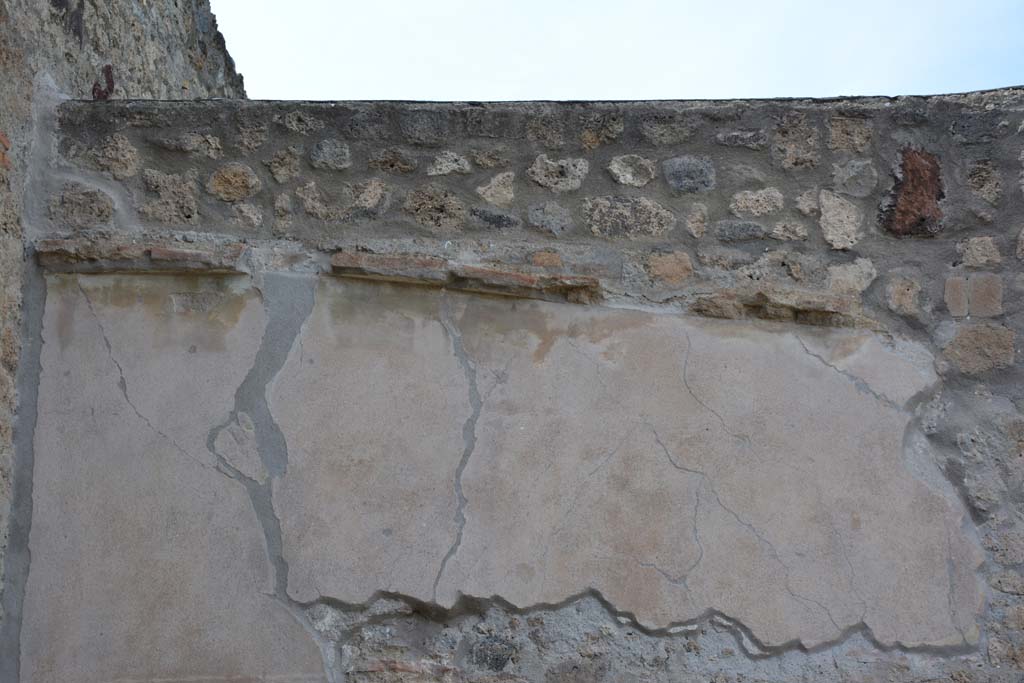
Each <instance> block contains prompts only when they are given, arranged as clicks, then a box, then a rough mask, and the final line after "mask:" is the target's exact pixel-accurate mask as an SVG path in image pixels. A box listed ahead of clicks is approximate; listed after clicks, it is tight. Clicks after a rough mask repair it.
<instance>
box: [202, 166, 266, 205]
mask: <svg viewBox="0 0 1024 683" xmlns="http://www.w3.org/2000/svg"><path fill="white" fill-rule="evenodd" d="M260 187H261V183H260V179H259V177H258V176H257V175H256V173H255V171H253V170H252V169H251V168H249V166H247V165H246V164H241V163H238V162H235V161H232V162H230V163H227V164H224V165H223V166H221V167H220V168H218V169H217V170H216V171H214V173H213V175H211V176H210V179H209V180H207V181H206V191H207V192H209V193H210V194H212V195H213V196H214V197H216V198H217V199H219V200H221V201H224V202H237V201H241V200H243V199H248V198H249V197H252V196H254V195H255V194H256V193H257V192H259V191H260Z"/></svg>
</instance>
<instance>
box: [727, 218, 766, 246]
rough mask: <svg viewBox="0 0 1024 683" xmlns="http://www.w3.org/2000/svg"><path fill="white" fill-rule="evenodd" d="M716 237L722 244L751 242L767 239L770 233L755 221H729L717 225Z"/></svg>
mask: <svg viewBox="0 0 1024 683" xmlns="http://www.w3.org/2000/svg"><path fill="white" fill-rule="evenodd" d="M715 236H716V237H717V238H718V239H719V241H722V242H749V241H751V240H763V239H765V238H767V237H768V231H767V230H766V229H765V228H764V226H763V225H761V224H760V223H755V222H753V221H732V220H728V221H718V222H717V223H715Z"/></svg>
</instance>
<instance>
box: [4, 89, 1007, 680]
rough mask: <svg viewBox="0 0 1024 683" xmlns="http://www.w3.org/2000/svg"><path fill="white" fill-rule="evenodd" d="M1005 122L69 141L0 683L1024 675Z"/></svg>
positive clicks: (682, 113)
mask: <svg viewBox="0 0 1024 683" xmlns="http://www.w3.org/2000/svg"><path fill="white" fill-rule="evenodd" d="M1021 98H1022V94H1021V93H1020V92H1019V91H1016V90H1004V91H995V92H988V93H977V94H972V95H964V96H948V97H935V98H902V99H896V100H888V99H850V100H835V101H757V102H740V101H737V102H665V103H577V104H548V103H529V104H501V105H497V104H432V105H427V104H408V103H405V104H402V103H398V104H396V103H391V104H387V103H337V104H303V103H246V102H239V101H219V102H192V103H144V102H127V103H112V102H108V103H78V102H71V103H66V104H64V105H62V106H61V107H60V108H59V110H58V112H57V113H56V117H55V119H53V120H51V121H50V123H49V124H48V125H46V126H40V128H39V133H38V135H39V149H41V150H45V153H44V154H41V155H40V156H39V157H38V159H37V161H36V163H37V164H39V165H40V167H43V166H45V168H46V169H47V172H46V173H39V174H38V175H36V176H33V177H34V178H35V179H36V182H35V183H34V184H33V187H32V191H31V192H30V193H29V197H28V198H29V204H28V206H27V207H26V210H27V213H26V215H27V216H29V218H30V221H29V225H28V234H29V236H30V238H31V240H32V244H33V247H34V250H35V256H36V259H37V263H38V268H39V272H40V273H41V275H40V277H39V278H38V281H36V282H35V283H34V285H33V286H32V287H31V288H30V289H28V290H26V291H27V292H29V294H30V295H31V296H32V297H34V300H36V301H38V303H39V305H38V307H37V308H34V309H33V310H34V311H35V317H34V318H33V320H32V321H30V322H31V324H30V325H29V326H28V329H29V330H32V334H31V335H30V338H29V339H27V340H26V343H27V344H30V348H32V349H34V354H33V355H32V357H31V358H30V359H29V360H30V361H31V362H32V363H34V367H36V368H37V373H36V374H35V375H34V376H33V378H32V387H33V391H35V392H36V393H37V395H38V400H37V401H36V403H35V408H36V409H37V410H38V419H37V421H36V422H35V429H34V432H33V433H32V434H31V440H30V441H29V442H28V446H27V447H28V448H30V449H31V458H28V459H27V461H28V462H30V463H32V468H31V473H30V475H31V483H32V491H33V496H32V502H33V507H32V510H33V514H32V524H31V532H30V535H29V537H28V538H27V539H26V540H25V547H24V548H18V549H15V550H16V551H18V552H26V553H30V555H31V560H32V562H31V566H30V568H29V569H28V571H27V572H26V574H25V576H24V579H25V580H24V584H23V590H22V591H21V593H20V594H19V602H18V613H19V614H20V620H19V626H20V636H19V638H18V643H17V651H18V663H19V668H20V680H23V681H58V680H66V679H76V680H83V681H107V680H203V681H214V680H229V679H241V680H268V681H270V680H310V681H312V680H326V681H342V680H349V681H433V680H439V681H477V682H483V681H537V680H546V681H625V680H645V681H680V680H682V681H691V680H692V681H707V680H712V681H737V682H738V681H773V682H774V681H779V682H781V681H812V680H813V681H923V680H949V681H956V682H958V683H962V682H964V681H1017V680H1019V679H1020V677H1021V675H1022V670H1024V669H1022V667H1024V603H1022V595H1024V580H1022V578H1021V573H1020V570H1021V567H1022V563H1024V536H1022V527H1021V519H1020V515H1021V500H1022V497H1021V493H1022V491H1021V485H1022V470H1021V463H1022V462H1024V460H1022V457H1024V416H1022V415H1021V412H1020V408H1021V401H1022V400H1024V394H1022V386H1024V384H1022V383H1021V381H1020V379H1021V378H1020V371H1019V369H1018V367H1019V364H1018V358H1017V353H1018V348H1017V345H1018V338H1019V334H1020V333H1021V331H1022V323H1024V319H1022V317H1021V307H1020V293H1021V291H1022V289H1024V277H1022V276H1021V270H1020V262H1021V259H1024V237H1022V236H1021V227H1022V225H1024V223H1022V221H1021V215H1022V208H1024V191H1022V185H1021V177H1022V171H1024V157H1022V150H1024V135H1022V133H1021V132H1020V131H1022V130H1024V107H1022V99H1021Z"/></svg>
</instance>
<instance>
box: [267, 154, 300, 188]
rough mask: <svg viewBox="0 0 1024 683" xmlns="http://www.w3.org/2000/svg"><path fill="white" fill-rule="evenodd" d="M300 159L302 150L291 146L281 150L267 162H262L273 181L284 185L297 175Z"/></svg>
mask: <svg viewBox="0 0 1024 683" xmlns="http://www.w3.org/2000/svg"><path fill="white" fill-rule="evenodd" d="M301 159H302V148H301V147H297V146H295V145H292V146H291V147H287V148H285V149H282V150H281V151H279V152H278V153H277V154H275V155H274V156H273V157H271V158H270V159H269V160H267V161H265V162H263V163H264V164H266V166H267V168H269V169H270V173H271V175H273V176H274V180H276V181H277V182H279V183H286V182H288V181H289V180H291V179H292V178H294V177H295V176H297V175H299V161H300V160H301Z"/></svg>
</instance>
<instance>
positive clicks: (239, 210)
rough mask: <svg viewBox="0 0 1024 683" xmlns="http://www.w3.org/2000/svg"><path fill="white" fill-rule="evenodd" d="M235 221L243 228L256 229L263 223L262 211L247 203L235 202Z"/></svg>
mask: <svg viewBox="0 0 1024 683" xmlns="http://www.w3.org/2000/svg"><path fill="white" fill-rule="evenodd" d="M234 212H235V222H236V223H237V224H238V225H241V226H242V227H244V228H250V229H256V228H258V227H260V226H261V225H263V211H262V210H260V208H259V207H258V206H255V205H253V204H248V203H240V204H235V206H234Z"/></svg>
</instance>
